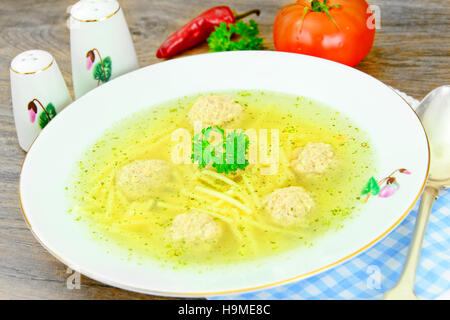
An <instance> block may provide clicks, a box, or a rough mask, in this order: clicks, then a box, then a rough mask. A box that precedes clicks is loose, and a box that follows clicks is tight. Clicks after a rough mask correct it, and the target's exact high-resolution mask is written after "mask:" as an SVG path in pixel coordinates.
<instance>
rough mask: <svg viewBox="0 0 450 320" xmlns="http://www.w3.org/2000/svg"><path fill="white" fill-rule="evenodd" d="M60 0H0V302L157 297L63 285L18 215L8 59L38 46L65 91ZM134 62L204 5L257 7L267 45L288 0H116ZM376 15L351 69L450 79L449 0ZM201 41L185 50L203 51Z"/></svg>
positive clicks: (411, 2) (394, 3) (419, 81)
mask: <svg viewBox="0 0 450 320" xmlns="http://www.w3.org/2000/svg"><path fill="white" fill-rule="evenodd" d="M74 2H75V1H74V0H72V1H66V0H49V1H44V0H39V1H32V0H2V1H1V3H0V299H111V298H113V299H158V297H153V296H146V295H141V294H136V293H131V292H127V291H124V290H120V289H116V288H111V287H109V286H106V285H103V284H101V283H98V282H96V281H93V280H90V279H87V278H86V277H82V279H81V289H78V290H77V289H74V290H69V289H67V287H66V280H67V277H68V274H66V268H65V266H64V265H62V264H61V263H59V262H58V261H57V260H55V259H54V258H53V257H52V256H50V254H48V253H47V252H46V251H45V250H44V249H43V248H42V247H41V246H40V245H39V243H38V242H37V241H36V240H35V239H34V238H33V236H32V234H31V232H30V231H29V230H28V229H27V227H26V225H25V222H24V220H23V217H22V214H21V211H20V206H19V200H18V180H19V173H20V168H21V164H22V161H23V158H24V155H25V154H24V152H23V151H22V150H21V149H20V148H19V145H18V142H17V137H16V132H15V127H14V120H13V116H12V109H11V96H10V84H9V64H10V61H11V60H12V59H13V58H14V56H16V55H17V54H19V53H20V52H22V51H24V50H29V49H43V50H47V51H49V52H50V53H51V54H52V55H53V56H54V57H55V59H56V60H57V62H58V64H59V67H60V69H61V71H62V73H63V76H64V78H65V80H66V82H67V84H68V86H69V87H70V88H71V86H72V79H71V70H70V69H71V67H70V52H69V30H68V29H67V27H66V19H67V17H68V15H67V13H66V11H67V7H68V6H70V5H71V4H73V3H74ZM120 2H121V5H122V7H123V9H124V12H125V15H126V17H127V21H128V24H129V27H130V30H131V33H132V35H133V39H134V43H135V47H136V50H137V53H138V57H139V62H140V65H141V66H146V65H149V64H152V63H155V62H157V61H158V60H157V59H156V58H155V52H156V49H157V48H158V46H159V45H160V44H161V43H162V41H163V40H164V39H165V38H166V36H168V35H169V34H170V33H172V32H173V31H175V30H176V29H177V28H178V27H180V26H182V25H183V24H184V23H186V22H187V21H188V20H189V19H191V18H192V17H194V16H195V15H197V14H199V13H200V12H202V11H204V10H206V9H208V8H209V7H212V6H215V5H220V4H227V5H230V7H232V8H233V9H235V10H237V11H245V10H247V9H252V8H260V9H262V15H261V16H260V17H259V18H257V21H258V23H259V24H260V29H261V32H262V35H263V36H264V37H265V47H266V49H273V44H272V23H273V20H274V18H275V16H276V14H277V12H278V10H279V9H280V8H281V6H283V5H284V4H286V3H289V2H292V1H277V0H247V1H245V0H220V1H204V0H171V1H167V0H146V1H143V0H139V1H138V0H120ZM369 3H370V4H372V5H378V6H379V8H380V12H381V29H380V30H378V31H377V35H376V39H375V45H374V47H373V48H372V51H371V52H370V54H369V55H368V57H366V59H365V60H364V61H363V62H362V63H361V64H360V65H358V66H357V68H358V69H360V70H362V71H364V72H366V73H369V74H371V75H373V76H374V77H376V78H378V79H380V80H382V81H384V82H385V83H387V84H388V85H391V86H393V87H396V88H398V89H400V90H402V91H404V92H406V93H408V94H409V95H411V96H413V97H415V98H417V99H421V98H422V97H423V96H424V95H425V94H426V93H427V92H428V91H430V90H432V89H433V88H435V87H437V86H439V85H443V84H450V1H449V0H408V1H405V0H369ZM206 50H207V48H206V46H201V47H199V48H196V49H194V50H192V51H191V52H189V53H187V54H195V53H199V52H204V51H206Z"/></svg>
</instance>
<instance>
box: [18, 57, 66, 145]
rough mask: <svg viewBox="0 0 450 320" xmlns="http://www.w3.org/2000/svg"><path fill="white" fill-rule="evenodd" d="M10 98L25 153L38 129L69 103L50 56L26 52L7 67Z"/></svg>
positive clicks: (62, 81) (58, 72)
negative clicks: (8, 69)
mask: <svg viewBox="0 0 450 320" xmlns="http://www.w3.org/2000/svg"><path fill="white" fill-rule="evenodd" d="M10 79H11V98H12V106H13V113H14V121H15V124H16V131H17V136H18V139H19V144H20V147H21V148H22V149H23V150H25V151H28V149H29V148H30V146H31V144H32V143H33V141H34V139H35V138H36V137H37V136H38V134H39V133H40V132H41V130H42V129H44V127H45V126H46V125H47V124H48V123H49V122H50V120H52V119H53V118H54V117H55V116H56V115H57V114H58V113H59V112H60V111H61V110H62V109H63V108H64V107H65V106H67V105H68V104H69V103H71V102H72V97H71V96H70V94H69V90H68V89H67V85H66V83H65V81H64V78H63V76H62V74H61V71H60V70H59V67H58V64H57V63H56V61H55V59H54V58H53V56H52V55H51V54H50V53H48V52H47V51H43V50H29V51H25V52H22V53H21V54H19V55H18V56H16V57H15V58H14V59H13V60H12V62H11V66H10Z"/></svg>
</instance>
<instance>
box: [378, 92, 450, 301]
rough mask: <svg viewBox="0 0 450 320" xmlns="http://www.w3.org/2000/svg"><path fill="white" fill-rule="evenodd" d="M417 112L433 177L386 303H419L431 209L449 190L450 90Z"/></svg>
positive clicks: (431, 95) (433, 96) (428, 98)
mask: <svg viewBox="0 0 450 320" xmlns="http://www.w3.org/2000/svg"><path fill="white" fill-rule="evenodd" d="M416 111H417V114H418V115H419V117H420V118H421V119H422V123H423V125H424V127H425V130H426V132H427V135H428V138H429V140H430V147H431V167H430V175H429V177H428V183H427V186H426V187H425V190H424V192H423V194H422V200H421V202H420V207H419V212H418V214H417V220H416V226H415V229H414V234H413V237H412V239H411V243H410V246H409V251H408V256H407V257H406V261H405V266H404V267H403V272H402V274H401V276H400V279H399V280H398V282H397V284H396V285H395V286H394V287H393V288H392V289H391V290H389V291H387V292H386V293H385V294H384V299H387V300H399V299H411V300H412V299H418V298H417V296H416V294H415V293H414V284H415V279H416V270H417V263H418V261H419V257H420V250H421V248H422V241H423V237H424V235H425V230H426V228H427V223H428V218H429V217H430V212H431V207H432V206H433V202H434V200H435V199H437V197H438V194H439V189H441V188H448V187H450V86H442V87H439V88H436V89H434V90H433V91H431V92H430V93H429V94H428V95H427V96H426V97H425V98H424V99H423V100H422V102H421V103H420V105H419V107H418V108H417V110H416Z"/></svg>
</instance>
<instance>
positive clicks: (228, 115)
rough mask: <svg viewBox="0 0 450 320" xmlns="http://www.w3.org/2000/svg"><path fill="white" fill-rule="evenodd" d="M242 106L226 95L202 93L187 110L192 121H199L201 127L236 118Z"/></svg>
mask: <svg viewBox="0 0 450 320" xmlns="http://www.w3.org/2000/svg"><path fill="white" fill-rule="evenodd" d="M241 112H242V106H241V105H240V104H239V103H236V102H235V101H234V100H233V98H232V97H230V96H227V95H203V96H201V97H199V98H198V99H197V101H195V103H194V105H193V106H192V108H191V110H190V111H189V114H188V116H189V119H190V120H191V121H192V122H195V121H201V122H202V125H203V127H207V126H220V125H223V124H224V123H226V122H230V121H231V120H233V119H236V118H237V117H238V116H239V114H240V113H241Z"/></svg>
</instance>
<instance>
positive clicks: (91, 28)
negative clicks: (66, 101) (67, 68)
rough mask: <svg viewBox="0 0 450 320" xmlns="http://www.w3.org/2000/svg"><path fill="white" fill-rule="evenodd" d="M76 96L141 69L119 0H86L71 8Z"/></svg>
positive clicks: (73, 72)
mask: <svg viewBox="0 0 450 320" xmlns="http://www.w3.org/2000/svg"><path fill="white" fill-rule="evenodd" d="M69 28H70V50H71V59H72V78H73V87H74V93H75V98H76V99H77V98H79V97H81V96H82V95H83V94H85V93H86V92H88V91H90V90H92V89H94V88H96V87H97V86H99V85H101V84H103V83H105V82H107V81H109V80H111V79H113V78H115V77H117V76H120V75H122V74H124V73H127V72H130V71H133V70H135V69H137V68H138V60H137V56H136V51H135V49H134V45H133V40H132V38H131V34H130V31H129V30H128V25H127V23H126V21H125V17H124V14H123V12H122V9H121V7H120V5H119V3H118V2H117V1H115V0H82V1H79V2H77V3H76V4H74V5H73V6H72V7H71V9H70V18H69Z"/></svg>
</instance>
